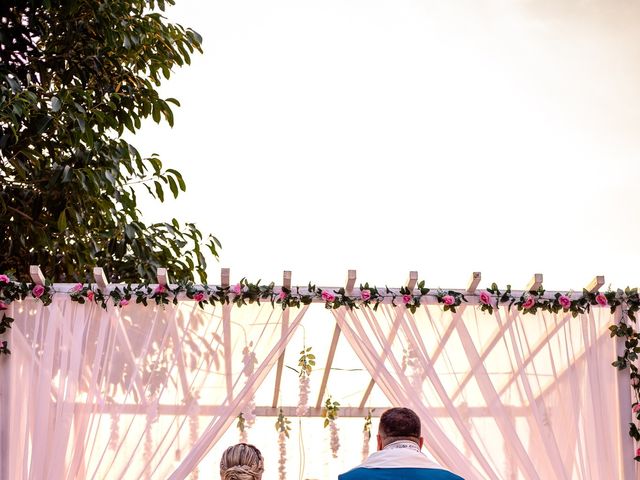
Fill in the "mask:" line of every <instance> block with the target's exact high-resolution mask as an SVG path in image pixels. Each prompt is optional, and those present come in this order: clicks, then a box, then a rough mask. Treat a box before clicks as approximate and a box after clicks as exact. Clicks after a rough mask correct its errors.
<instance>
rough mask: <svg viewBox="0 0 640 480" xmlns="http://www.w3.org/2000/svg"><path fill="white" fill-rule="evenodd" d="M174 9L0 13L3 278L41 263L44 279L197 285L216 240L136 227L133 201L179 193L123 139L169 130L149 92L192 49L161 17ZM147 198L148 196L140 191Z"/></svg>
mask: <svg viewBox="0 0 640 480" xmlns="http://www.w3.org/2000/svg"><path fill="white" fill-rule="evenodd" d="M173 3H174V2H173V0H166V1H162V0H158V1H154V0H109V1H106V0H66V1H60V2H52V1H51V0H22V1H21V0H3V1H2V2H0V162H1V163H0V272H6V271H9V270H14V271H15V272H16V273H17V274H18V275H24V274H26V273H27V272H28V265H30V264H39V265H40V266H41V268H42V269H43V271H44V273H45V275H46V276H47V277H48V278H52V279H54V280H57V281H75V280H80V281H83V280H86V278H87V276H88V273H89V271H90V268H91V267H93V266H96V265H98V266H104V267H105V268H106V270H107V273H108V274H109V275H110V277H111V279H112V280H114V281H115V280H122V281H138V280H144V279H149V280H151V279H153V278H154V276H155V271H156V268H157V267H159V266H164V267H168V268H169V269H170V270H171V271H172V273H173V275H175V276H179V277H181V278H192V277H193V272H194V271H197V272H198V274H199V276H200V279H201V280H202V281H205V280H206V274H205V267H206V261H205V258H204V255H203V253H204V250H207V249H208V250H209V251H211V253H213V255H215V256H217V247H219V246H220V244H219V243H218V241H217V240H216V239H215V237H213V236H211V235H209V236H208V237H207V238H203V234H202V233H201V232H200V231H199V230H198V228H197V227H196V226H195V225H194V224H192V223H186V224H184V225H183V224H180V223H179V222H178V221H177V220H175V219H172V220H170V221H167V222H165V223H156V224H145V223H144V222H143V221H142V220H141V214H140V211H139V209H138V208H137V202H136V189H139V188H140V185H144V186H145V187H146V189H147V190H148V192H149V194H150V195H152V196H153V197H154V198H156V199H157V200H158V201H164V198H165V195H166V194H168V193H169V192H170V193H171V195H173V196H174V197H177V196H178V194H179V193H180V192H182V191H184V190H185V183H184V181H183V179H182V176H181V175H180V173H179V172H178V171H176V170H173V169H165V168H164V167H163V164H162V161H161V160H160V158H159V157H158V156H157V155H155V154H154V155H153V156H151V157H149V158H144V157H142V156H141V155H140V153H139V152H138V150H137V149H136V148H135V147H134V146H133V145H131V144H130V143H129V142H127V141H126V140H125V139H124V138H123V134H124V133H125V130H128V131H130V132H132V133H135V132H136V131H137V130H138V129H140V126H141V121H142V119H144V118H147V117H151V118H152V119H153V120H154V121H155V122H157V123H159V122H161V121H166V122H168V123H169V125H173V113H172V107H173V106H179V103H178V101H177V100H175V99H173V98H166V99H163V98H161V97H160V95H159V93H158V90H157V89H158V86H159V85H160V83H161V82H162V80H163V79H167V78H169V77H170V75H171V72H172V69H174V68H176V67H179V66H182V65H184V64H189V63H190V56H191V55H192V54H193V53H194V52H200V51H201V38H200V36H199V35H198V34H197V33H196V32H194V31H193V30H190V29H185V28H183V27H182V26H180V25H177V24H171V23H169V22H168V21H167V20H166V18H165V17H164V16H163V15H162V13H163V12H164V11H165V7H166V5H171V4H173ZM143 191H144V190H143Z"/></svg>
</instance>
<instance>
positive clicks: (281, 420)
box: [276, 408, 291, 438]
mask: <svg viewBox="0 0 640 480" xmlns="http://www.w3.org/2000/svg"><path fill="white" fill-rule="evenodd" d="M290 425H291V422H290V421H289V419H288V418H287V417H285V416H284V412H283V411H282V408H281V409H280V413H278V419H277V420H276V430H277V431H278V433H284V434H285V435H286V437H287V438H289V432H290V431H291V426H290Z"/></svg>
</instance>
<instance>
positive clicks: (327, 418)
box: [322, 395, 340, 458]
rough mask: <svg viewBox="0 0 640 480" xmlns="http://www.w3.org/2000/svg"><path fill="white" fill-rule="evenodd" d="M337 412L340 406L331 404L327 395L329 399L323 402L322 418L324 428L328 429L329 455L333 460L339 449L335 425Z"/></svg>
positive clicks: (335, 403)
mask: <svg viewBox="0 0 640 480" xmlns="http://www.w3.org/2000/svg"><path fill="white" fill-rule="evenodd" d="M339 411H340V404H339V403H338V402H332V401H331V395H329V398H327V400H326V401H325V402H324V408H323V409H322V417H323V418H324V428H327V427H329V435H330V446H331V455H332V456H333V458H338V450H339V449H340V436H339V429H338V425H337V424H336V420H337V419H338V412H339Z"/></svg>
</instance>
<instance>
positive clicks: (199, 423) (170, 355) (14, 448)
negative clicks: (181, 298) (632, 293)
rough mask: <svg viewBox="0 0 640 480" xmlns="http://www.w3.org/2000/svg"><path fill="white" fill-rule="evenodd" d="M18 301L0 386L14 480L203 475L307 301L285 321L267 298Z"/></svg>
mask: <svg viewBox="0 0 640 480" xmlns="http://www.w3.org/2000/svg"><path fill="white" fill-rule="evenodd" d="M11 308H12V311H11V312H10V313H11V314H12V315H13V316H14V318H15V323H14V326H13V329H12V331H11V333H10V337H9V340H10V344H11V347H12V352H13V353H12V355H11V357H10V359H9V360H8V361H6V362H4V365H3V375H5V377H4V378H3V382H2V384H1V385H0V395H2V398H4V399H7V400H8V401H7V402H6V403H3V410H2V415H3V417H5V415H6V416H7V417H5V418H8V422H6V420H5V418H3V424H5V425H6V423H8V429H9V431H8V438H9V440H10V442H9V444H8V455H7V456H6V457H5V458H8V460H9V463H8V465H4V466H3V469H4V471H5V472H7V475H8V477H7V478H11V479H13V480H19V479H23V480H27V479H33V480H41V479H43V478H51V479H53V478H55V479H85V478H86V479H89V478H90V479H104V478H108V479H125V478H127V479H129V478H141V479H144V478H168V477H169V475H170V474H171V472H172V471H174V470H176V469H177V470H176V471H175V473H174V474H173V475H172V477H171V478H174V479H183V478H186V477H187V476H189V475H192V476H193V477H194V478H196V477H197V476H198V471H197V463H198V461H199V460H200V459H201V458H202V456H203V455H204V454H205V453H206V452H207V451H208V449H209V448H210V447H211V446H212V445H213V444H215V442H216V441H217V440H218V438H219V437H220V435H221V434H222V433H224V431H225V429H226V428H227V427H228V425H229V424H230V423H231V422H232V421H233V419H234V418H235V417H236V416H237V415H238V413H240V412H241V411H242V409H243V407H244V406H245V404H246V402H247V401H248V400H249V398H250V397H251V395H252V394H253V392H255V390H256V389H257V388H258V387H259V385H260V383H261V382H262V380H263V379H264V377H265V375H266V373H267V372H268V371H269V369H270V368H271V366H272V365H273V363H274V362H275V361H276V360H277V358H278V356H279V354H280V353H281V352H282V350H283V349H284V347H285V345H286V343H287V341H288V339H289V338H290V336H291V334H292V332H293V331H294V330H295V328H296V327H297V325H298V324H299V322H300V319H301V318H302V316H303V315H304V312H305V311H306V309H302V310H300V311H299V312H298V316H297V317H296V319H295V321H293V322H291V324H290V325H289V326H288V328H282V310H280V309H274V308H273V307H272V306H271V305H269V304H267V305H266V306H262V307H260V306H253V305H250V306H247V307H242V308H235V307H231V306H225V307H220V306H218V307H211V306H207V308H206V309H205V310H201V309H200V308H198V307H197V304H195V303H194V302H179V304H178V305H177V306H174V305H167V306H149V307H144V306H142V305H133V304H131V305H128V306H126V307H125V308H123V309H115V308H113V307H110V308H109V310H108V311H105V310H104V309H102V308H101V307H99V306H97V305H95V304H85V305H80V304H78V303H75V302H71V301H70V299H69V298H68V297H65V296H63V295H57V296H56V297H55V298H54V301H53V304H52V305H50V306H48V307H43V306H42V304H41V303H40V302H37V301H34V300H25V301H23V302H16V303H14V304H12V307H11ZM243 351H244V353H243ZM247 353H249V354H250V355H252V356H254V357H255V358H256V359H257V361H258V366H257V367H256V368H255V370H254V371H252V372H250V374H249V376H248V377H247V372H246V370H244V369H243V368H244V367H243V362H242V360H243V357H244V355H246V354H247ZM5 448H7V446H5Z"/></svg>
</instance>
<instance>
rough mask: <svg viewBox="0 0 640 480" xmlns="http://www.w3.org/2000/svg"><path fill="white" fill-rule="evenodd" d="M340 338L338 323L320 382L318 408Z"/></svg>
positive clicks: (320, 404)
mask: <svg viewBox="0 0 640 480" xmlns="http://www.w3.org/2000/svg"><path fill="white" fill-rule="evenodd" d="M339 338H340V327H339V326H338V324H337V323H336V328H335V329H334V330H333V338H332V339H331V347H330V348H329V355H328V357H327V364H326V366H325V367H324V374H323V375H322V383H321V384H320V393H318V401H317V402H316V408H320V407H321V406H322V400H323V399H324V393H325V390H326V389H327V382H328V381H329V373H330V372H331V365H333V357H335V355H336V347H337V346H338V339H339Z"/></svg>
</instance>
